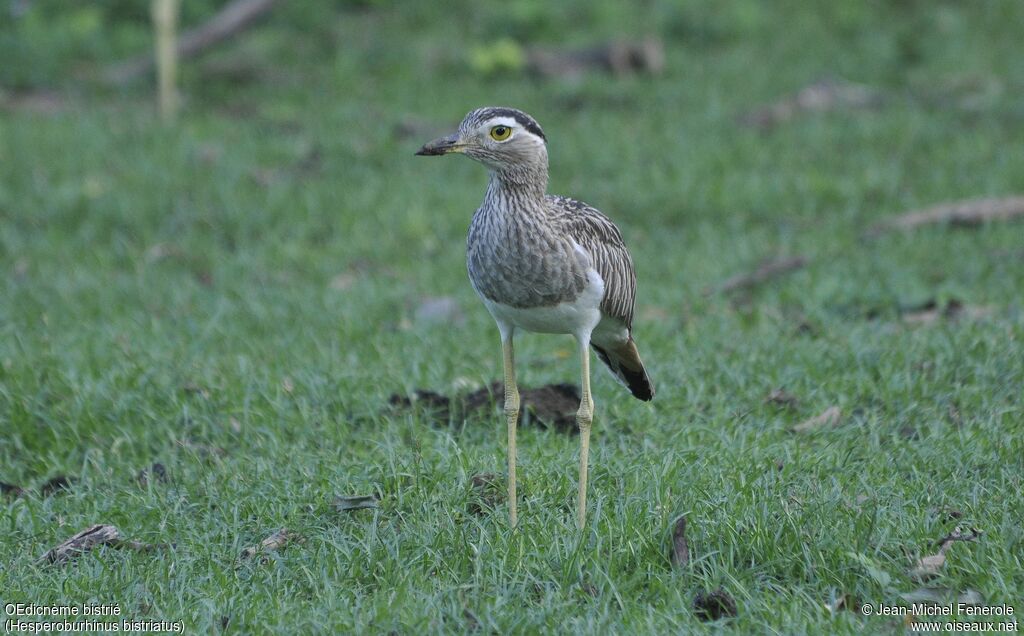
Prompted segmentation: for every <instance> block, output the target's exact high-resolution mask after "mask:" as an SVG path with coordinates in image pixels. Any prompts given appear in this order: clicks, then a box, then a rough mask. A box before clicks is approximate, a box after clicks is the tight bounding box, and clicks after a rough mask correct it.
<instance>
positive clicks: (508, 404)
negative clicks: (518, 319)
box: [501, 334, 519, 528]
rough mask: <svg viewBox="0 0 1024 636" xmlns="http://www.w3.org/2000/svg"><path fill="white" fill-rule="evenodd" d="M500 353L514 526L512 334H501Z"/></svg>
mask: <svg viewBox="0 0 1024 636" xmlns="http://www.w3.org/2000/svg"><path fill="white" fill-rule="evenodd" d="M501 352H502V358H503V361H504V366H505V423H506V425H507V426H508V519H509V524H510V525H511V526H512V527H513V528H514V527H515V526H516V521H517V516H516V503H517V502H516V422H517V420H518V419H519V387H517V386H516V361H515V354H514V353H513V351H512V334H508V336H505V334H502V338H501Z"/></svg>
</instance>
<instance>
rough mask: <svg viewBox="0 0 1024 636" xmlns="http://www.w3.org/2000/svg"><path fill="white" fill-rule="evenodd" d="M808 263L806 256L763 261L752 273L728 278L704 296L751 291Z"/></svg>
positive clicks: (707, 289) (705, 292) (706, 291)
mask: <svg viewBox="0 0 1024 636" xmlns="http://www.w3.org/2000/svg"><path fill="white" fill-rule="evenodd" d="M808 262H810V261H809V259H808V258H807V257H805V256H787V257H780V258H770V259H767V260H764V261H761V263H760V264H758V266H757V268H756V269H754V271H752V272H745V273H742V274H737V275H735V276H732V277H731V278H727V279H726V280H725V281H723V282H722V283H720V284H718V285H717V286H712V287H707V288H705V289H704V295H705V296H710V295H711V294H715V293H719V294H724V293H729V292H732V291H737V290H741V289H750V288H752V287H756V286H757V285H760V284H762V283H764V282H767V281H769V280H771V279H773V278H777V277H779V276H783V275H785V274H789V273H790V272H795V271H796V270H798V269H802V268H804V267H806V266H807V263H808Z"/></svg>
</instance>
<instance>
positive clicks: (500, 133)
mask: <svg viewBox="0 0 1024 636" xmlns="http://www.w3.org/2000/svg"><path fill="white" fill-rule="evenodd" d="M511 134H512V129H511V128H509V127H508V126H495V127H494V128H491V139H493V140H494V141H505V140H506V139H508V138H509V136H510V135H511Z"/></svg>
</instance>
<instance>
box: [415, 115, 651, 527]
mask: <svg viewBox="0 0 1024 636" xmlns="http://www.w3.org/2000/svg"><path fill="white" fill-rule="evenodd" d="M416 154H417V155H420V156H441V155H449V154H461V155H465V156H467V157H469V158H471V159H473V160H475V161H477V162H479V163H481V164H483V165H484V166H485V167H487V169H488V172H489V178H488V182H487V190H486V191H485V193H484V200H483V203H482V204H481V205H480V207H479V208H477V210H476V212H475V213H474V214H473V218H472V221H471V222H470V225H469V232H468V236H467V239H466V266H467V269H468V270H469V280H470V283H471V284H472V286H473V289H474V290H475V291H476V293H477V295H478V296H479V297H480V298H481V300H482V301H483V304H484V306H485V307H486V308H487V310H488V311H489V312H490V314H491V316H492V317H493V318H494V321H495V322H496V323H497V326H498V332H499V335H500V336H501V349H502V366H503V370H504V380H505V381H504V417H505V420H506V427H507V432H508V449H507V452H508V506H509V523H510V525H511V527H513V528H514V527H515V526H516V524H517V521H518V517H517V500H516V426H517V424H518V419H519V407H520V399H519V390H518V387H517V385H516V371H515V355H514V350H513V343H512V339H513V335H514V334H515V333H516V331H517V330H523V331H529V332H536V333H549V334H569V335H572V336H574V337H575V339H576V342H577V345H578V349H579V360H580V374H581V378H582V380H581V391H580V393H581V395H580V406H579V410H578V411H577V412H576V423H577V425H578V427H579V435H580V468H579V492H578V496H577V505H576V522H577V525H578V527H579V528H581V529H582V528H583V527H584V526H585V523H586V512H587V469H588V462H589V452H590V431H591V427H592V425H593V417H594V401H593V396H592V394H591V390H590V349H591V348H593V349H594V351H595V353H596V354H597V356H598V358H600V359H601V361H602V362H604V364H605V365H606V366H607V367H608V369H609V370H610V371H611V372H612V374H613V376H614V377H615V378H616V379H617V380H618V381H619V383H621V384H623V385H624V386H625V387H626V388H628V389H629V391H630V393H632V395H633V396H634V397H636V398H638V399H640V400H644V401H650V400H651V399H652V398H653V397H654V385H653V384H652V383H651V380H650V378H649V377H648V375H647V370H646V369H645V367H644V364H643V362H642V361H641V360H640V354H639V353H638V351H637V347H636V343H635V342H634V340H633V311H634V305H635V300H636V272H635V270H634V268H633V260H632V258H631V257H630V254H629V251H628V250H627V249H626V245H625V243H624V241H623V238H622V233H621V232H620V231H619V228H618V227H617V226H616V225H615V224H614V223H613V222H612V221H611V219H609V218H608V217H607V216H605V215H604V214H602V213H601V212H600V211H599V210H597V209H596V208H594V207H592V206H590V205H587V204H586V203H583V202H582V201H578V200H576V199H571V198H569V197H565V196H559V195H552V194H548V193H547V188H548V148H547V137H546V136H545V135H544V131H543V130H542V129H541V127H540V125H539V124H538V123H537V120H536V119H534V118H533V117H531V116H530V115H528V114H526V113H525V112H523V111H521V110H517V109H515V108H506V107H493V106H489V107H483V108H477V109H475V110H472V111H470V112H469V113H468V114H467V115H466V116H465V117H464V118H463V120H462V123H461V124H459V126H458V129H457V130H456V132H454V133H452V134H450V135H448V136H445V137H441V138H439V139H435V140H433V141H430V142H428V143H426V144H424V145H423V147H422V148H420V149H419V150H418V151H417V152H416Z"/></svg>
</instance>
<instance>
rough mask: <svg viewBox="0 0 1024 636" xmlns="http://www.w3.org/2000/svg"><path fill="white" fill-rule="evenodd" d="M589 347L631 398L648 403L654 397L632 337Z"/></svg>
mask: <svg viewBox="0 0 1024 636" xmlns="http://www.w3.org/2000/svg"><path fill="white" fill-rule="evenodd" d="M591 345H592V346H593V347H594V351H596V352H597V357H599V358H601V361H602V362H604V363H605V364H606V365H608V368H609V369H610V370H611V372H612V375H614V376H615V379H616V380H618V381H619V382H620V383H622V384H623V385H624V386H625V387H626V388H627V389H629V391H630V393H632V394H633V397H635V398H636V399H638V400H643V401H644V402H649V401H650V400H651V399H652V398H653V397H654V385H653V384H651V379H650V378H648V377H647V370H646V369H644V363H643V362H642V361H641V360H640V354H639V352H637V350H636V343H634V342H633V337H632V336H630V337H629V338H628V339H627V340H625V341H624V342H620V343H615V344H608V343H601V344H594V343H591Z"/></svg>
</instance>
